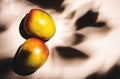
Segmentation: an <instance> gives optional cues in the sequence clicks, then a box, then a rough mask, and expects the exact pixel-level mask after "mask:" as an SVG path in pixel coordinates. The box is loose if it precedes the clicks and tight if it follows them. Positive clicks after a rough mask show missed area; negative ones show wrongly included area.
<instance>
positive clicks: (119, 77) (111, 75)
mask: <svg viewBox="0 0 120 79" xmlns="http://www.w3.org/2000/svg"><path fill="white" fill-rule="evenodd" d="M86 79H120V66H115V67H113V68H112V69H111V70H110V71H109V72H108V73H106V74H104V75H99V74H97V73H95V74H92V75H90V76H89V77H87V78H86Z"/></svg>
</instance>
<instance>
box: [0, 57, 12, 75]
mask: <svg viewBox="0 0 120 79" xmlns="http://www.w3.org/2000/svg"><path fill="white" fill-rule="evenodd" d="M12 61H13V59H12V58H7V59H2V60H0V76H3V75H6V74H7V73H8V72H9V71H11V70H12Z"/></svg>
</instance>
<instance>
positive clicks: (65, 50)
mask: <svg viewBox="0 0 120 79" xmlns="http://www.w3.org/2000/svg"><path fill="white" fill-rule="evenodd" d="M56 50H57V53H58V54H59V55H60V56H61V57H63V58H66V59H74V58H81V59H82V58H88V57H89V56H88V55H86V54H84V53H83V52H81V51H79V50H76V49H74V48H71V47H56Z"/></svg>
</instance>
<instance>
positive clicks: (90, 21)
mask: <svg viewBox="0 0 120 79" xmlns="http://www.w3.org/2000/svg"><path fill="white" fill-rule="evenodd" d="M98 15H99V13H98V12H93V11H91V10H89V11H88V12H87V13H86V14H84V15H83V16H82V17H80V18H78V19H77V21H76V23H75V24H76V30H80V29H82V28H84V27H103V26H105V25H106V23H105V22H96V20H97V18H98Z"/></svg>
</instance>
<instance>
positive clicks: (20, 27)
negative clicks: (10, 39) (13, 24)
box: [19, 14, 32, 39]
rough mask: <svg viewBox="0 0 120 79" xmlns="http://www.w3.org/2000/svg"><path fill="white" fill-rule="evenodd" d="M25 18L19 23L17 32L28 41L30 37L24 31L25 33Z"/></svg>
mask: <svg viewBox="0 0 120 79" xmlns="http://www.w3.org/2000/svg"><path fill="white" fill-rule="evenodd" d="M26 17H27V14H26V16H25V17H24V18H23V19H22V21H21V23H20V26H19V32H20V35H21V36H22V37H23V38H25V39H28V38H30V37H32V36H31V35H29V34H28V33H27V32H26V31H25V28H24V20H25V18H26Z"/></svg>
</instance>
